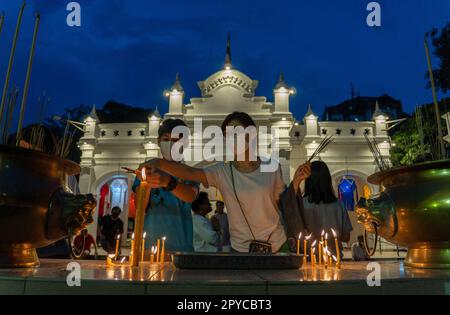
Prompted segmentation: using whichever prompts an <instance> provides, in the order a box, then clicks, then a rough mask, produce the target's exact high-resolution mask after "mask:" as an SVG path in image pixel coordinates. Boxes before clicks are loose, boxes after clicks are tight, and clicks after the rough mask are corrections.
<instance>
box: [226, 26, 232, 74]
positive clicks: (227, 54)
mask: <svg viewBox="0 0 450 315" xmlns="http://www.w3.org/2000/svg"><path fill="white" fill-rule="evenodd" d="M225 69H227V70H229V69H231V34H230V32H228V39H227V53H226V56H225Z"/></svg>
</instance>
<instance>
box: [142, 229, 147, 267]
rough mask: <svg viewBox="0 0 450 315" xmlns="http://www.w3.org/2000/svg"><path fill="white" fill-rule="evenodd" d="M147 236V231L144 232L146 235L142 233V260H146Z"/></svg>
mask: <svg viewBox="0 0 450 315" xmlns="http://www.w3.org/2000/svg"><path fill="white" fill-rule="evenodd" d="M146 237H147V232H144V235H142V252H141V261H144V257H145V238H146Z"/></svg>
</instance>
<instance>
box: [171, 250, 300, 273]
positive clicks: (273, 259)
mask: <svg viewBox="0 0 450 315" xmlns="http://www.w3.org/2000/svg"><path fill="white" fill-rule="evenodd" d="M172 260H173V263H174V264H175V266H176V267H177V268H180V269H234V270H277V269H278V270H279V269H299V268H301V266H302V263H303V256H302V255H301V256H297V255H294V254H284V253H281V254H272V255H261V254H248V253H245V254H241V253H211V254H209V253H175V254H173V255H172Z"/></svg>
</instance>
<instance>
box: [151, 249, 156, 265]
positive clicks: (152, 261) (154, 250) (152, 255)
mask: <svg viewBox="0 0 450 315" xmlns="http://www.w3.org/2000/svg"><path fill="white" fill-rule="evenodd" d="M156 251H157V248H156V246H152V249H151V252H150V264H152V265H153V264H154V263H155V254H156Z"/></svg>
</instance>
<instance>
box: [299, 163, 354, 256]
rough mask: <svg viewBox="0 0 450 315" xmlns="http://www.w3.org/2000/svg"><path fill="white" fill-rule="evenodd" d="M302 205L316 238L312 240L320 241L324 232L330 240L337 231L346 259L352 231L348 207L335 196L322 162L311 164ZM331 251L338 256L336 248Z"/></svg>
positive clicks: (325, 166) (309, 229)
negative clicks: (345, 247)
mask: <svg viewBox="0 0 450 315" xmlns="http://www.w3.org/2000/svg"><path fill="white" fill-rule="evenodd" d="M303 205H304V220H305V226H306V229H307V230H308V231H309V232H310V233H312V234H313V238H312V239H313V240H319V239H320V237H321V234H322V231H325V232H326V233H328V235H329V238H331V237H333V235H331V229H334V230H335V231H336V232H337V234H338V237H339V240H340V241H341V244H340V251H341V257H343V256H342V242H348V241H349V240H350V232H351V231H352V230H353V227H352V224H351V222H350V218H349V216H348V213H347V210H346V209H345V206H344V205H343V204H342V203H341V202H340V201H339V200H338V199H337V198H336V195H335V194H334V189H333V184H332V179H331V174H330V170H329V169H328V166H327V165H326V164H325V163H324V162H322V161H314V162H312V163H311V175H310V176H309V177H308V178H307V179H306V182H305V193H304V195H303ZM330 251H331V252H332V253H334V254H336V253H335V248H334V246H331V247H330Z"/></svg>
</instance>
